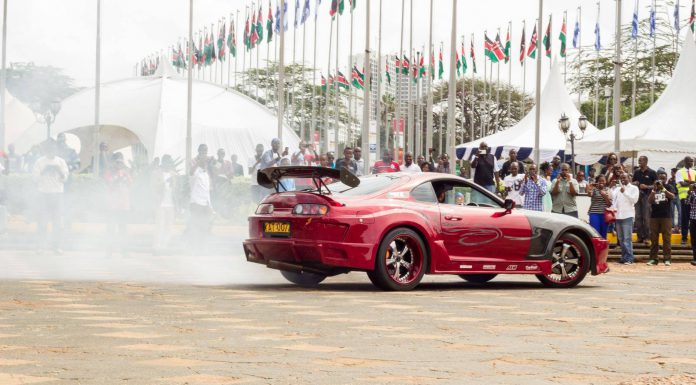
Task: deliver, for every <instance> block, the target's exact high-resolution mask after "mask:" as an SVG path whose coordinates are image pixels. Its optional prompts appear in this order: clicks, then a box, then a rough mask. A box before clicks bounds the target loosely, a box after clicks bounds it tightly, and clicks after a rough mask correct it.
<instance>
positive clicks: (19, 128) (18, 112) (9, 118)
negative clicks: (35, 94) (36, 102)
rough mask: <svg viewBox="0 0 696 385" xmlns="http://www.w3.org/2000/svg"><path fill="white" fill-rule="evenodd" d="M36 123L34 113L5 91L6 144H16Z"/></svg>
mask: <svg viewBox="0 0 696 385" xmlns="http://www.w3.org/2000/svg"><path fill="white" fill-rule="evenodd" d="M34 123H36V116H35V115H34V112H32V110H31V109H30V108H29V107H27V106H26V105H25V104H24V103H22V102H20V101H19V99H17V98H15V97H14V96H12V94H10V93H9V92H7V90H5V144H6V145H8V144H11V143H14V141H15V140H17V138H19V137H20V136H21V135H22V133H23V132H24V131H25V130H26V129H28V128H29V127H31V125H32V124H34Z"/></svg>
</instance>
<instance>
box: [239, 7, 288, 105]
mask: <svg viewBox="0 0 696 385" xmlns="http://www.w3.org/2000/svg"><path fill="white" fill-rule="evenodd" d="M268 9H269V11H270V15H273V6H272V5H271V0H268ZM271 19H272V18H271ZM266 22H268V21H266ZM234 27H235V28H237V26H236V25H235V26H234ZM261 28H263V26H262V27H261ZM272 31H273V23H272V22H271V29H270V30H269V31H266V33H271V32H272ZM276 40H278V36H276ZM273 53H274V54H275V48H274V52H273ZM270 68H271V42H270V41H268V38H266V76H267V77H268V78H270V71H269V69H270ZM268 88H269V87H266V107H267V108H268V109H269V110H270V109H271V100H273V99H274V98H272V97H271V96H270V94H271V91H270V90H269V89H268Z"/></svg>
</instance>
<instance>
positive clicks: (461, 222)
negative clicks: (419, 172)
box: [440, 181, 531, 262]
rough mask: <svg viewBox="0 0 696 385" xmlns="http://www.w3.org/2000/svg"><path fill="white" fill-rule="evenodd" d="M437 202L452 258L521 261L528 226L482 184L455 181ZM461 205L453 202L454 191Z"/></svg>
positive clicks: (517, 213)
mask: <svg viewBox="0 0 696 385" xmlns="http://www.w3.org/2000/svg"><path fill="white" fill-rule="evenodd" d="M455 182H456V183H453V186H454V187H453V189H452V191H451V192H450V193H448V196H447V197H446V199H445V202H443V203H441V204H440V213H441V214H440V216H441V217H440V221H441V226H442V232H443V239H444V242H445V247H446V248H447V251H448V253H449V255H450V259H451V260H452V261H458V262H461V261H491V262H494V261H509V260H522V259H524V257H525V256H526V255H527V253H528V250H529V245H530V242H531V238H530V237H531V228H530V225H529V221H528V220H527V218H526V216H525V215H524V214H523V213H522V212H520V211H519V210H512V211H511V212H509V213H508V212H506V210H505V209H504V208H503V207H502V206H501V205H500V204H499V203H498V201H497V200H495V199H494V198H492V197H491V196H490V194H489V193H488V192H487V191H485V190H483V189H482V188H481V187H479V186H477V185H475V184H472V183H468V182H462V181H455ZM458 192H459V193H461V194H463V195H464V202H463V203H464V205H461V203H462V202H460V204H456V194H457V193H458Z"/></svg>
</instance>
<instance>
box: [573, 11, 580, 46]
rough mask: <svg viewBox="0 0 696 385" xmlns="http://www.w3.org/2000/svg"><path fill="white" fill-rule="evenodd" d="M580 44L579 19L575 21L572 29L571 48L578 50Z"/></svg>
mask: <svg viewBox="0 0 696 385" xmlns="http://www.w3.org/2000/svg"><path fill="white" fill-rule="evenodd" d="M579 44H580V19H578V18H576V19H575V28H574V29H573V48H578V46H579Z"/></svg>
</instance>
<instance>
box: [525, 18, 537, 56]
mask: <svg viewBox="0 0 696 385" xmlns="http://www.w3.org/2000/svg"><path fill="white" fill-rule="evenodd" d="M536 52H537V26H536V24H534V30H533V31H532V39H531V40H530V41H529V49H528V50H527V56H529V57H531V58H532V59H536Z"/></svg>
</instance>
